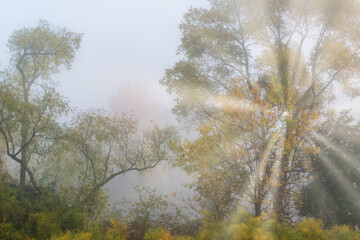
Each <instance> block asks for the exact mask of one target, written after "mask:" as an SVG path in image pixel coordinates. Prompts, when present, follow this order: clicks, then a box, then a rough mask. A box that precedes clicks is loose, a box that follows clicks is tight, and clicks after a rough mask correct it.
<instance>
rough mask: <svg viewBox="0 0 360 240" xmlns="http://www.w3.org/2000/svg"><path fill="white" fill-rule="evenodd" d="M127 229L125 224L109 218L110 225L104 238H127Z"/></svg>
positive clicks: (112, 239) (124, 239) (114, 239)
mask: <svg viewBox="0 0 360 240" xmlns="http://www.w3.org/2000/svg"><path fill="white" fill-rule="evenodd" d="M128 235H129V233H128V230H127V227H126V225H125V224H122V223H120V221H119V220H117V219H112V220H111V227H109V228H108V229H107V231H106V234H105V239H106V240H126V239H127V238H128Z"/></svg>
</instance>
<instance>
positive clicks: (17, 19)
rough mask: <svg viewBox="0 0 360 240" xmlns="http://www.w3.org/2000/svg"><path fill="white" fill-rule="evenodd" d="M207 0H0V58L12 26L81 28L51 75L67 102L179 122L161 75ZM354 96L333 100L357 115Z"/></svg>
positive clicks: (126, 187)
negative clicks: (62, 65) (74, 47)
mask: <svg viewBox="0 0 360 240" xmlns="http://www.w3.org/2000/svg"><path fill="white" fill-rule="evenodd" d="M207 5H208V4H207V1H206V0H171V1H169V0H152V1H149V0H132V1H130V0H117V1H116V0H102V1H89V0H76V1H70V0H62V1H54V0H48V1H45V0H32V1H26V0H23V1H17V0H12V1H10V0H8V1H7V0H1V1H0V28H1V34H0V46H1V48H0V49H1V50H0V64H1V65H0V66H1V68H3V67H6V65H7V63H8V61H9V54H8V51H7V47H6V44H7V40H8V38H9V37H10V35H11V34H12V32H13V31H15V30H19V29H22V28H23V27H35V26H37V24H38V21H39V20H40V19H44V20H47V21H48V22H49V23H50V24H51V25H52V26H55V27H57V26H59V27H66V28H68V29H70V30H71V31H74V32H79V33H83V40H82V43H81V48H80V51H79V52H78V54H77V55H76V59H77V60H76V61H75V62H74V64H73V67H72V68H71V69H70V71H61V73H60V74H58V75H57V76H56V78H55V80H57V81H58V82H59V88H58V90H59V91H60V93H61V94H62V95H63V96H65V97H66V98H67V99H68V100H69V102H70V104H71V106H73V107H75V108H78V109H83V110H86V109H89V108H92V109H94V108H103V109H105V110H107V111H108V112H110V113H123V112H124V113H131V112H132V113H133V114H134V115H135V116H137V118H138V119H139V126H140V129H141V130H143V129H146V127H148V126H149V125H150V124H151V121H154V122H156V123H158V124H160V125H163V126H165V125H172V126H174V125H176V126H178V124H177V122H176V119H175V117H174V116H173V115H172V114H171V108H172V106H173V104H174V102H173V100H172V97H171V96H169V95H168V94H167V93H166V91H165V88H164V87H162V86H161V85H160V84H159V80H160V79H161V78H162V77H163V76H164V71H165V69H166V68H170V67H172V66H173V65H174V63H175V62H176V61H177V60H178V59H179V58H181V56H177V55H176V50H177V47H178V46H179V44H180V39H181V33H180V31H179V28H178V25H179V24H180V22H181V21H182V17H183V14H184V13H185V12H186V11H187V10H188V9H189V8H191V7H202V6H204V7H205V6H207ZM358 102H359V100H358V99H354V100H353V101H351V99H349V98H345V97H341V98H339V99H338V101H337V102H336V103H335V106H336V107H337V108H338V109H343V108H352V109H353V111H352V112H353V114H354V115H357V116H360V104H358ZM179 128H181V126H179ZM186 179H187V175H186V174H185V173H183V172H182V171H180V170H178V169H170V167H169V166H168V165H167V164H165V163H163V164H161V165H160V166H158V167H156V168H155V169H153V170H151V171H149V172H147V173H142V174H139V173H135V172H132V173H127V174H126V176H119V177H117V178H116V179H115V180H114V181H111V182H110V184H108V186H107V187H108V189H109V193H110V198H111V202H116V201H118V200H120V199H121V198H122V197H128V198H129V199H131V198H132V197H135V196H133V191H132V187H133V186H134V185H136V184H143V185H147V186H151V187H156V188H157V189H158V191H159V192H160V193H166V194H168V193H171V192H176V191H179V190H181V189H182V187H181V185H182V183H183V182H184V181H185V180H186Z"/></svg>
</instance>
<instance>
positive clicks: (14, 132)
mask: <svg viewBox="0 0 360 240" xmlns="http://www.w3.org/2000/svg"><path fill="white" fill-rule="evenodd" d="M208 4H209V6H208V7H193V8H190V9H188V10H187V12H186V13H185V14H184V15H183V19H182V22H181V23H180V25H179V29H180V32H181V44H180V45H179V46H178V51H177V54H178V56H179V59H178V60H177V62H176V63H175V64H174V65H173V66H172V67H170V68H167V69H164V74H163V77H162V78H161V79H159V84H160V85H162V86H163V87H165V88H166V90H167V92H168V94H169V95H170V96H171V97H172V99H174V106H173V108H172V114H173V115H174V116H176V118H177V121H178V123H179V126H180V124H181V125H182V126H184V127H185V128H186V129H188V130H190V131H191V132H192V133H193V134H192V135H191V136H189V134H188V135H187V134H186V133H184V131H182V130H180V129H179V126H165V127H164V126H162V125H161V124H158V123H156V122H155V123H152V124H151V126H150V127H148V128H147V129H146V130H143V129H141V128H140V127H139V120H138V119H137V117H136V116H135V115H132V114H127V113H116V114H113V113H110V112H108V111H106V110H104V109H96V108H92V109H88V110H82V109H80V110H79V109H76V108H75V107H73V106H72V103H71V102H70V101H68V99H67V98H66V97H64V96H63V95H62V94H60V91H59V86H60V85H61V81H59V82H58V81H57V80H56V78H55V76H57V75H58V74H59V73H61V72H65V71H70V70H71V67H72V65H73V64H74V62H75V61H76V56H77V53H78V52H79V50H80V47H81V44H82V39H83V34H81V33H77V32H74V31H72V30H71V29H68V28H64V27H61V26H60V27H58V26H54V25H52V24H51V23H49V22H48V21H47V20H40V21H39V22H38V25H37V26H35V27H27V26H25V27H24V28H22V29H18V30H15V31H14V32H13V33H12V35H11V36H9V38H8V42H7V46H6V50H7V51H8V52H9V54H10V56H11V57H10V59H9V62H8V63H7V64H3V63H2V65H1V66H0V67H1V68H0V240H45V239H50V240H70V239H71V240H127V239H129V240H142V239H144V240H222V239H224V240H277V239H280V240H301V239H307V240H312V239H314V240H315V239H316V240H352V239H360V231H359V226H360V225H359V224H360V121H359V120H360V119H359V117H360V116H359V115H357V114H356V113H353V112H352V111H351V107H352V106H349V107H346V108H344V109H343V107H339V104H338V103H339V102H341V101H343V99H345V98H349V99H354V102H353V103H355V102H357V101H358V98H357V97H359V95H360V81H359V80H360V2H359V1H358V0H251V1H250V0H208ZM2 47H3V48H4V49H5V46H2ZM174 54H175V53H174ZM139 71H141V70H139ZM99 81H101V79H99ZM84 88H86V87H84ZM78 94H80V95H81V89H79V93H78ZM162 163H166V164H168V165H169V166H171V167H172V168H175V169H177V170H178V171H182V172H185V173H186V174H187V176H188V180H189V181H187V182H186V183H184V185H183V187H184V188H186V189H187V191H186V192H173V193H169V194H168V195H167V194H161V193H159V192H157V191H156V189H153V188H151V187H149V186H144V185H138V186H135V188H134V191H135V192H136V193H137V196H138V197H137V199H135V200H132V199H126V198H124V199H123V200H122V201H120V202H118V203H117V205H116V207H114V208H110V207H109V206H110V205H109V202H110V199H109V193H108V191H107V188H106V187H107V184H109V183H110V182H114V181H115V179H118V177H119V176H125V175H128V174H130V173H134V172H135V173H141V174H142V173H146V172H148V171H151V170H153V169H156V168H158V167H159V166H160V165H161V164H162ZM117 184H121V181H118V182H117ZM169 184H171V183H169Z"/></svg>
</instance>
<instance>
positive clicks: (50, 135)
mask: <svg viewBox="0 0 360 240" xmlns="http://www.w3.org/2000/svg"><path fill="white" fill-rule="evenodd" d="M80 41H81V35H80V34H78V33H73V32H71V31H69V30H67V29H65V28H58V29H57V28H52V27H50V25H49V24H48V23H47V22H46V21H40V22H39V25H38V26H37V27H35V28H24V29H22V30H18V31H15V32H14V33H13V35H12V36H11V37H10V39H9V41H8V47H9V50H10V53H11V61H10V64H9V67H8V68H7V69H5V70H4V71H3V74H2V81H1V82H0V85H1V86H0V133H1V136H2V138H3V139H4V142H5V145H6V153H7V155H8V156H9V157H10V158H11V159H12V160H14V161H16V162H17V163H19V164H20V185H24V184H25V182H26V174H27V175H28V176H29V177H30V182H31V184H32V185H33V186H34V187H35V188H36V189H37V190H38V191H41V190H40V187H39V185H38V184H37V182H36V179H35V177H34V173H33V169H32V168H31V161H32V160H33V159H34V158H38V157H39V156H41V155H43V154H45V153H46V152H48V151H51V148H52V145H53V143H54V141H55V139H56V138H57V136H58V134H59V132H60V128H59V124H58V122H57V121H58V118H59V116H61V115H62V114H64V113H66V112H67V111H68V110H69V107H68V104H67V102H66V101H65V100H64V99H63V98H62V97H61V96H60V95H59V93H57V92H56V90H55V88H54V87H55V86H56V82H54V81H53V80H52V79H51V77H52V76H53V75H54V74H56V73H58V72H59V71H60V69H61V67H63V66H64V67H66V68H67V69H69V68H70V67H71V64H72V62H73V61H74V58H75V53H76V51H77V50H78V49H79V47H80Z"/></svg>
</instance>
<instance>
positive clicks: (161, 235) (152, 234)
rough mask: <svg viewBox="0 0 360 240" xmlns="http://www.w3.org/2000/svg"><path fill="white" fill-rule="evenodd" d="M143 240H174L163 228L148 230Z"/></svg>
mask: <svg viewBox="0 0 360 240" xmlns="http://www.w3.org/2000/svg"><path fill="white" fill-rule="evenodd" d="M144 240H174V238H173V237H172V236H171V234H170V232H168V231H166V230H164V229H163V228H161V227H159V228H150V229H149V230H148V231H147V232H146V233H145V237H144Z"/></svg>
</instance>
